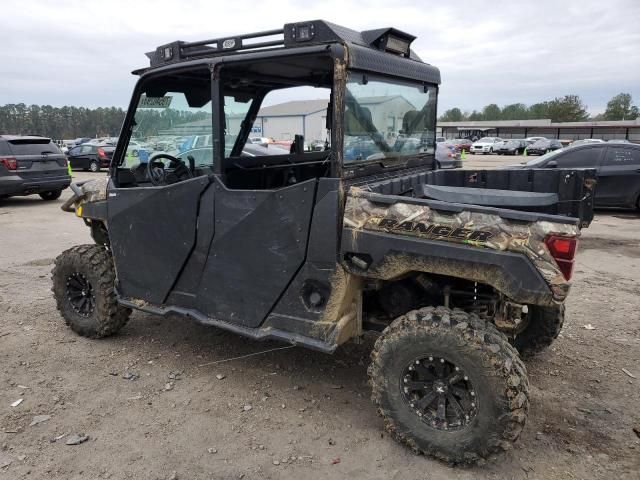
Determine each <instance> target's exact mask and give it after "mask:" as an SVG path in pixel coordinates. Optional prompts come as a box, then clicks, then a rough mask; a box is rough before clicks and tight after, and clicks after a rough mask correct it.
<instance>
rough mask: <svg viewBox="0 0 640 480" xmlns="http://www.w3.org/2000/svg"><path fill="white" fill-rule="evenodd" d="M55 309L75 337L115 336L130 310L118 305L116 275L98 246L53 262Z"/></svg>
mask: <svg viewBox="0 0 640 480" xmlns="http://www.w3.org/2000/svg"><path fill="white" fill-rule="evenodd" d="M52 280H53V288H52V290H53V294H54V297H55V299H56V306H57V308H58V310H59V311H60V313H61V314H62V317H63V318H64V320H65V322H66V324H67V325H68V326H69V327H70V328H71V329H72V330H73V331H74V332H76V333H77V334H78V335H82V336H83V337H89V338H102V337H107V336H109V335H113V334H114V333H116V332H118V331H119V330H120V329H121V328H122V327H123V326H124V325H125V324H126V323H127V320H128V319H129V315H130V314H131V310H130V309H128V308H124V307H122V306H120V305H118V303H117V301H116V296H115V293H114V285H115V272H114V268H113V260H112V259H111V255H110V254H109V252H108V251H107V250H106V249H105V248H104V247H103V246H101V245H79V246H77V247H73V248H70V249H69V250H66V251H64V252H63V253H62V254H60V255H59V256H58V258H56V261H55V266H54V268H53V271H52Z"/></svg>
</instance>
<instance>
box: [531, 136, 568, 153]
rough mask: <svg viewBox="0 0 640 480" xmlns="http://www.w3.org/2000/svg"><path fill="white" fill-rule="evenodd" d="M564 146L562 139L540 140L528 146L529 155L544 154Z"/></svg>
mask: <svg viewBox="0 0 640 480" xmlns="http://www.w3.org/2000/svg"><path fill="white" fill-rule="evenodd" d="M560 148H562V143H560V140H548V139H546V138H545V139H544V140H538V141H537V142H535V143H533V144H531V145H529V146H528V147H527V155H544V154H545V153H547V152H551V151H553V150H558V149H560Z"/></svg>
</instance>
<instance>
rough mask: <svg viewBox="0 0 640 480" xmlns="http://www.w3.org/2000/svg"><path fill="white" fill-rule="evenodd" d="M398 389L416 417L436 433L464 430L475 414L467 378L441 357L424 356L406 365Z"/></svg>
mask: <svg viewBox="0 0 640 480" xmlns="http://www.w3.org/2000/svg"><path fill="white" fill-rule="evenodd" d="M400 388H401V390H402V395H403V398H404V400H405V402H407V404H408V405H409V407H410V408H411V409H413V411H414V412H415V414H416V415H417V416H418V417H419V418H420V419H421V420H422V421H423V422H425V423H426V424H427V425H429V426H431V427H432V428H435V429H437V430H457V429H460V428H464V427H465V426H466V425H467V424H468V423H469V422H470V421H472V420H473V419H474V418H475V416H476V414H477V413H478V406H477V399H476V397H475V390H474V388H473V385H472V384H471V381H470V380H469V377H468V375H467V374H466V373H465V372H464V371H463V370H462V369H460V367H458V366H456V365H455V364H453V363H451V362H449V361H448V360H446V359H444V358H439V357H434V356H426V357H423V358H419V359H417V360H415V361H414V362H412V363H411V364H409V365H407V367H406V368H405V369H404V371H403V373H402V381H401V382H400Z"/></svg>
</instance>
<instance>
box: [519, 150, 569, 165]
mask: <svg viewBox="0 0 640 480" xmlns="http://www.w3.org/2000/svg"><path fill="white" fill-rule="evenodd" d="M562 151H563V149H561V148H559V149H558V150H553V151H551V152H549V153H545V154H544V155H542V156H541V157H538V158H535V159H533V160H529V161H528V162H527V163H526V165H528V166H529V167H537V166H539V165H544V164H545V163H547V161H548V160H550V159H552V158H553V157H555V156H556V155H558V154H559V153H560V152H562Z"/></svg>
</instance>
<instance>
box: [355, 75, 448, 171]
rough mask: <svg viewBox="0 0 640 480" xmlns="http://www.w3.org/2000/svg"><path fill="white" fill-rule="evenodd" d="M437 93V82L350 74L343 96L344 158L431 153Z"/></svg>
mask: <svg viewBox="0 0 640 480" xmlns="http://www.w3.org/2000/svg"><path fill="white" fill-rule="evenodd" d="M436 97H437V95H436V88H435V86H425V85H421V84H420V85H417V84H412V83H405V82H400V81H395V80H390V79H383V78H378V77H374V76H365V75H363V74H361V73H351V74H350V75H349V80H348V82H347V91H346V96H345V112H344V152H343V154H344V162H345V163H351V162H361V161H367V160H378V161H379V160H382V159H385V160H387V159H400V158H403V157H408V156H416V155H424V154H433V153H434V152H435V143H436V142H435V123H436Z"/></svg>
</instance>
